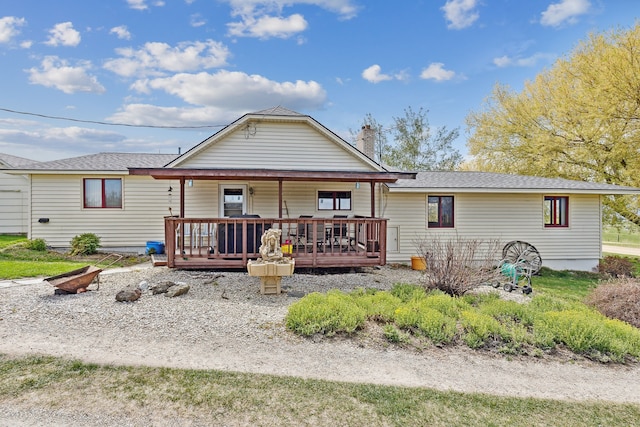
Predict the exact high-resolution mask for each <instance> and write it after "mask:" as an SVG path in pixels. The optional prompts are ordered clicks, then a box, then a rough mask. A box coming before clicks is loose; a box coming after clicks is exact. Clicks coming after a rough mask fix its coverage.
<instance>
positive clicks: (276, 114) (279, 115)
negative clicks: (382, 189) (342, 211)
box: [165, 106, 386, 172]
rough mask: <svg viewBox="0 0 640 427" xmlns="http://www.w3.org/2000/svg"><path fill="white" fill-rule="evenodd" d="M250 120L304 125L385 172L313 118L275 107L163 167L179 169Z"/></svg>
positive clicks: (237, 122)
mask: <svg viewBox="0 0 640 427" xmlns="http://www.w3.org/2000/svg"><path fill="white" fill-rule="evenodd" d="M252 120H260V121H274V122H291V123H306V124H308V125H309V126H311V127H312V128H314V129H315V130H316V131H318V132H319V133H321V134H322V135H324V136H325V137H326V138H327V139H328V140H330V141H333V142H334V143H335V144H337V145H338V146H340V147H341V148H342V149H343V150H345V152H346V153H348V154H349V155H352V156H355V157H357V158H359V159H360V161H362V162H363V163H365V164H367V165H369V166H370V167H372V168H373V169H374V170H376V171H379V172H386V169H385V168H384V167H382V166H381V165H379V164H378V163H376V162H375V161H374V160H372V159H371V158H369V157H367V156H366V155H365V154H364V153H362V152H361V151H360V150H358V149H357V148H356V147H354V146H353V145H351V144H349V143H348V142H347V141H345V140H344V139H342V138H341V137H340V136H338V135H337V134H335V133H334V132H332V131H331V130H329V129H328V128H326V127H325V126H323V125H322V124H321V123H320V122H318V121H316V120H315V119H314V118H313V117H311V116H309V115H306V114H301V113H298V112H296V111H293V110H289V109H287V108H284V107H281V106H277V107H272V108H268V109H266V110H260V111H256V112H253V113H247V114H245V115H244V116H242V117H240V118H239V119H237V120H235V121H234V122H233V123H231V124H229V125H227V126H225V127H224V128H222V129H221V130H219V131H218V132H216V133H214V134H213V135H211V136H210V137H208V138H207V139H205V140H204V141H202V142H200V143H199V144H197V145H196V146H194V147H193V148H191V149H190V150H188V151H186V152H185V153H184V154H182V155H181V156H179V157H177V158H176V159H175V160H173V161H172V162H170V163H168V164H166V165H165V166H166V167H168V168H179V167H181V165H182V164H183V163H184V162H185V161H186V160H188V159H190V158H192V157H194V156H197V155H198V153H200V152H202V151H203V150H205V149H206V148H208V147H209V146H211V145H213V144H215V143H216V142H218V141H221V140H222V139H224V138H225V137H226V136H228V135H229V134H231V133H232V132H234V131H236V130H237V129H238V128H241V127H242V126H243V125H246V124H247V123H248V122H250V121H252Z"/></svg>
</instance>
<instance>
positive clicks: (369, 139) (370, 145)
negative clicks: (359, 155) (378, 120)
mask: <svg viewBox="0 0 640 427" xmlns="http://www.w3.org/2000/svg"><path fill="white" fill-rule="evenodd" d="M375 142H376V135H375V130H373V129H371V125H364V126H362V129H360V132H358V136H357V137H356V148H357V149H358V150H360V151H362V152H363V153H364V154H365V155H366V156H367V157H369V158H370V159H371V160H374V161H375V159H376V148H375V147H376V144H375Z"/></svg>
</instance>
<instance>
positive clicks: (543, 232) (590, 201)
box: [385, 193, 601, 266]
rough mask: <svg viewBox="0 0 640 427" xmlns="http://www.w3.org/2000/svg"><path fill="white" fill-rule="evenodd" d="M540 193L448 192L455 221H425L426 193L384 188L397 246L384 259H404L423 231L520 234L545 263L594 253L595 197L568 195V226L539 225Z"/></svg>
mask: <svg viewBox="0 0 640 427" xmlns="http://www.w3.org/2000/svg"><path fill="white" fill-rule="evenodd" d="M543 199H544V195H543V194H491V193H485V194H481V193H474V194H454V205H455V219H454V224H455V227H454V228H451V229H428V228H427V227H426V200H427V195H426V194H418V193H395V194H389V195H388V199H387V209H386V212H385V216H386V217H387V218H390V221H389V227H395V226H397V227H399V229H400V230H401V231H400V235H399V246H400V251H399V253H396V254H392V253H390V254H389V259H388V261H389V262H392V261H399V262H406V261H407V260H408V259H409V257H410V256H412V255H415V254H416V245H415V243H416V240H417V239H419V238H423V237H426V238H428V237H429V236H435V235H440V236H451V237H455V236H464V237H465V238H478V239H485V240H486V239H493V238H497V239H499V240H500V241H501V242H502V243H503V244H504V243H506V242H508V241H511V240H524V241H526V242H528V243H531V244H532V245H534V246H535V247H536V248H537V249H538V251H539V252H540V254H541V256H542V260H543V265H545V261H546V262H547V265H549V266H550V265H559V264H562V263H565V262H570V261H573V260H577V261H578V262H579V261H580V260H584V261H588V262H596V263H597V259H598V258H599V257H600V249H601V231H600V230H601V228H600V197H599V196H598V195H569V227H560V228H545V227H544V219H543Z"/></svg>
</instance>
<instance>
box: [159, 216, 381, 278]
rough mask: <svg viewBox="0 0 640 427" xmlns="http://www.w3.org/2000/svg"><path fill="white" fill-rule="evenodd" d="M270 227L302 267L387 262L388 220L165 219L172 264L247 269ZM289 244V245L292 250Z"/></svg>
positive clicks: (168, 251) (169, 259)
mask: <svg viewBox="0 0 640 427" xmlns="http://www.w3.org/2000/svg"><path fill="white" fill-rule="evenodd" d="M269 228H276V229H280V230H282V236H281V244H282V245H284V249H285V250H287V249H290V251H291V252H290V254H287V253H285V256H291V257H293V258H295V259H296V267H358V266H372V265H384V264H385V263H386V235H387V220H386V219H381V218H366V217H355V218H295V219H283V218H246V217H243V218H178V217H167V218H165V242H166V245H165V247H166V252H167V265H168V266H169V267H176V268H216V267H219V268H244V267H246V265H247V261H248V260H250V259H256V258H258V257H259V256H260V254H259V250H260V244H261V242H260V240H261V237H262V234H263V233H264V232H265V231H266V230H268V229H269ZM287 241H288V242H289V245H287V244H286V243H287Z"/></svg>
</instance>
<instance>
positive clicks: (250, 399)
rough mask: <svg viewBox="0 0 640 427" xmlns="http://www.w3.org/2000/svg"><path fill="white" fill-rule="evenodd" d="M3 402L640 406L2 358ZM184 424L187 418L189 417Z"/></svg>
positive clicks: (199, 418)
mask: <svg viewBox="0 0 640 427" xmlns="http://www.w3.org/2000/svg"><path fill="white" fill-rule="evenodd" d="M0 376H1V377H2V378H3V381H2V382H0V403H3V404H6V405H9V404H11V403H12V402H21V401H35V402H38V406H44V407H45V408H48V409H51V410H61V411H70V412H74V413H77V412H78V411H81V412H82V413H88V414H92V413H96V412H97V413H98V414H104V413H108V414H111V415H123V414H129V413H133V414H136V415H137V416H139V417H145V416H148V417H150V418H149V424H153V422H152V421H151V420H152V419H153V418H152V417H158V416H160V417H162V418H160V419H161V420H167V419H171V418H179V419H181V420H182V422H184V423H191V422H195V423H196V424H198V425H200V424H208V425H236V424H242V425H269V426H278V425H287V426H288V425H349V426H382V425H385V426H387V425H388V426H406V425H429V426H451V425H456V426H476V425H486V426H548V425H558V421H559V420H562V425H563V426H585V425H593V426H597V425H606V426H628V425H633V424H634V423H636V422H637V420H638V419H640V405H634V404H614V403H610V402H595V401H588V402H576V401H554V400H547V399H536V398H521V397H517V396H512V397H500V396H490V395H485V394H478V393H459V392H452V391H436V390H431V389H426V388H407V387H392V386H381V385H371V384H351V383H341V382H331V381H323V380H314V379H300V378H292V377H278V376H270V375H257V374H243V373H230V372H221V371H215V370H179V369H167V368H145V367H114V366H100V365H95V364H85V363H82V362H78V361H68V360H63V359H58V358H53V357H36V356H34V357H22V358H9V357H7V356H2V355H0ZM186 420H189V422H187V421H186Z"/></svg>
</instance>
